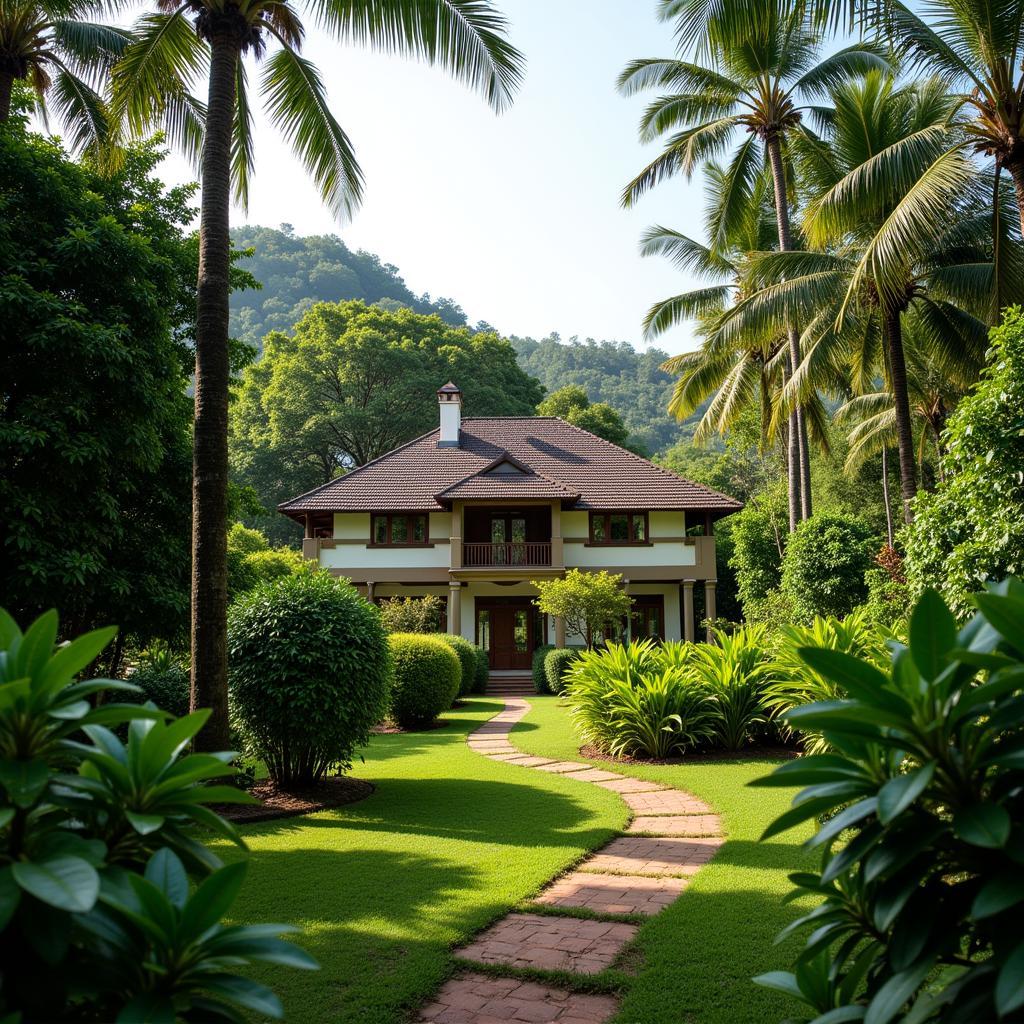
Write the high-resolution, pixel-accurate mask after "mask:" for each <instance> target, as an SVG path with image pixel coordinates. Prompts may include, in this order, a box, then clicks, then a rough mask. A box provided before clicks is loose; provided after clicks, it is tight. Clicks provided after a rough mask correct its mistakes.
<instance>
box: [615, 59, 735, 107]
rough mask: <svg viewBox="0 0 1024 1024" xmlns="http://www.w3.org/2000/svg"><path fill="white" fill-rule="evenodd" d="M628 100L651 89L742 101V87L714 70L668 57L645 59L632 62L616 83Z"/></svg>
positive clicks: (624, 69)
mask: <svg viewBox="0 0 1024 1024" xmlns="http://www.w3.org/2000/svg"><path fill="white" fill-rule="evenodd" d="M616 85H617V86H618V89H619V91H620V92H621V93H622V94H623V95H624V96H635V95H636V94H637V93H638V92H644V91H646V90H647V89H672V90H673V91H674V92H708V93H714V94H716V95H722V96H730V95H731V96H733V97H738V96H739V95H740V93H741V92H742V91H743V89H742V86H741V85H740V84H739V83H738V82H736V81H734V80H733V79H731V78H729V77H728V76H727V75H723V74H721V73H720V72H718V71H714V70H712V69H711V68H707V67H704V66H703V65H701V64H693V63H690V62H688V61H683V60H675V59H673V58H665V57H644V58H641V59H640V60H633V61H630V62H629V63H628V64H627V65H626V66H625V68H623V70H622V72H621V73H620V74H619V77H618V79H617V80H616Z"/></svg>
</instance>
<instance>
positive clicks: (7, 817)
mask: <svg viewBox="0 0 1024 1024" xmlns="http://www.w3.org/2000/svg"><path fill="white" fill-rule="evenodd" d="M13 820H14V808H13V807H0V828H7V826H8V825H10V823H11V822H12V821H13Z"/></svg>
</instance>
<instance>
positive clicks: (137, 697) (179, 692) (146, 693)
mask: <svg viewBox="0 0 1024 1024" xmlns="http://www.w3.org/2000/svg"><path fill="white" fill-rule="evenodd" d="M128 682H130V683H131V684H132V685H133V686H137V687H138V688H139V691H138V693H136V694H132V695H130V696H127V697H125V699H126V700H127V701H129V702H130V703H133V704H144V703H145V702H146V701H147V700H151V701H152V702H153V703H154V704H155V705H156V706H157V707H158V708H163V709H164V710H165V711H169V712H170V713H171V714H172V715H174V716H175V717H177V718H180V717H181V716H182V715H187V714H188V705H189V691H190V689H191V679H190V675H189V670H188V669H187V668H186V667H185V666H184V665H182V664H177V663H172V664H170V665H167V666H166V667H164V666H161V665H146V664H142V665H140V666H139V667H138V668H137V669H136V670H135V671H134V672H133V673H132V674H131V676H129V678H128Z"/></svg>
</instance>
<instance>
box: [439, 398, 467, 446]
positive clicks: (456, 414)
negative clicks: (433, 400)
mask: <svg viewBox="0 0 1024 1024" xmlns="http://www.w3.org/2000/svg"><path fill="white" fill-rule="evenodd" d="M437 404H438V405H439V406H440V407H441V432H440V434H438V437H437V447H438V448H458V447H459V432H460V430H461V429H462V392H461V391H460V390H459V389H458V387H457V385H455V384H453V383H452V382H451V381H448V383H447V384H445V386H444V387H442V388H438V389H437Z"/></svg>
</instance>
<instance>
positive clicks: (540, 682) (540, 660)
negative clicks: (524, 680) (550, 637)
mask: <svg viewBox="0 0 1024 1024" xmlns="http://www.w3.org/2000/svg"><path fill="white" fill-rule="evenodd" d="M552 650H554V647H553V646H552V645H551V644H541V646H540V647H538V648H537V649H536V650H535V651H534V652H533V662H532V664H531V668H532V671H533V688H534V690H536V692H537V693H550V692H551V690H550V689H549V688H548V677H547V676H546V675H545V674H544V659H545V658H546V657H547V653H548V651H552Z"/></svg>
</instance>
